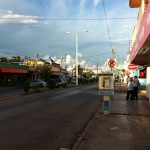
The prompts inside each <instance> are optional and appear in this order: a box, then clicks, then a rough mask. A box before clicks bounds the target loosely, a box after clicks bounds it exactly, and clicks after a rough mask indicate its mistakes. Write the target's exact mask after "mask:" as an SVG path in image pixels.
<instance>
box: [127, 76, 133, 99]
mask: <svg viewBox="0 0 150 150" xmlns="http://www.w3.org/2000/svg"><path fill="white" fill-rule="evenodd" d="M133 84H134V83H133V78H132V77H131V78H130V80H129V82H128V84H127V88H128V89H127V96H126V100H129V99H130V100H133Z"/></svg>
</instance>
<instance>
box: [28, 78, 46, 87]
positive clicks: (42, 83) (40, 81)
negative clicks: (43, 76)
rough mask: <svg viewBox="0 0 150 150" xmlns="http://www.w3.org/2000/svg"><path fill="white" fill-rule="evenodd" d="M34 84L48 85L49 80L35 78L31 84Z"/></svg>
mask: <svg viewBox="0 0 150 150" xmlns="http://www.w3.org/2000/svg"><path fill="white" fill-rule="evenodd" d="M34 85H39V87H46V86H47V82H45V81H43V80H40V79H33V80H31V81H30V86H31V87H33V86H34Z"/></svg>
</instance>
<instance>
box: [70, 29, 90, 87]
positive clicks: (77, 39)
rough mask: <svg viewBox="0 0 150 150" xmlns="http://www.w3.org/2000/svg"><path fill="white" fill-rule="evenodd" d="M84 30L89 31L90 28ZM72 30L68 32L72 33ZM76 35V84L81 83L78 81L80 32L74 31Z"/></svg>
mask: <svg viewBox="0 0 150 150" xmlns="http://www.w3.org/2000/svg"><path fill="white" fill-rule="evenodd" d="M84 32H88V30H85V31H84ZM70 33H71V32H67V34H70ZM74 34H75V37H76V86H78V85H79V83H78V74H79V73H78V34H77V33H74Z"/></svg>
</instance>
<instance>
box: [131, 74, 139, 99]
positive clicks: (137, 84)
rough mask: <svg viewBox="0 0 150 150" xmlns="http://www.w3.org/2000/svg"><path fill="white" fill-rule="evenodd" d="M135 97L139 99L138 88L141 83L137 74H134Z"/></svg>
mask: <svg viewBox="0 0 150 150" xmlns="http://www.w3.org/2000/svg"><path fill="white" fill-rule="evenodd" d="M133 83H134V84H133V98H134V99H135V100H138V89H139V85H140V82H139V80H138V78H137V76H134V78H133Z"/></svg>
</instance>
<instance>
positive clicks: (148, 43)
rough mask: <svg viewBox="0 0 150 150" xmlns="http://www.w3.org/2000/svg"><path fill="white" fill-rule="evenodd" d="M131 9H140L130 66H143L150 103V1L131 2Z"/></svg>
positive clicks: (133, 0)
mask: <svg viewBox="0 0 150 150" xmlns="http://www.w3.org/2000/svg"><path fill="white" fill-rule="evenodd" d="M129 5H130V7H131V8H139V14H138V20H137V25H136V26H135V28H134V30H133V34H132V46H131V51H130V58H129V59H130V64H137V65H140V66H143V67H144V68H145V71H143V72H141V75H143V76H145V77H146V96H147V97H148V98H149V101H150V0H129Z"/></svg>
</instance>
